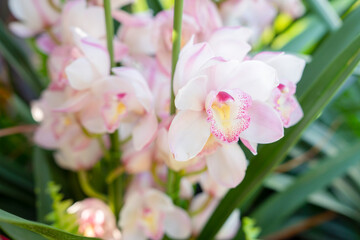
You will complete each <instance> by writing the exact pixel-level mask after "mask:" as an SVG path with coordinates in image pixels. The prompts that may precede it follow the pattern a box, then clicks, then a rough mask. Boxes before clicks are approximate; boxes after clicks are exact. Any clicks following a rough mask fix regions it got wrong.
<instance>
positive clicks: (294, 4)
mask: <svg viewBox="0 0 360 240" xmlns="http://www.w3.org/2000/svg"><path fill="white" fill-rule="evenodd" d="M270 1H271V2H273V4H275V5H276V6H277V7H278V8H279V10H280V11H281V12H285V13H287V14H289V15H290V16H292V17H293V18H298V17H301V16H302V15H303V14H304V13H305V6H304V5H303V3H302V1H301V0H270Z"/></svg>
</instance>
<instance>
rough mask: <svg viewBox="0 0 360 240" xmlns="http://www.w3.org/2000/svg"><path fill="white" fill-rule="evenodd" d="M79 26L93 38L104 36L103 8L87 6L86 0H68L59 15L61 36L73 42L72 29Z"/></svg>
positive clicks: (68, 41) (65, 40) (64, 41)
mask: <svg viewBox="0 0 360 240" xmlns="http://www.w3.org/2000/svg"><path fill="white" fill-rule="evenodd" d="M74 28H79V29H81V30H82V31H83V32H85V33H86V34H87V35H88V36H90V37H92V38H95V39H102V38H106V30H105V14H104V8H102V7H99V6H91V5H90V6H88V5H87V3H86V0H74V1H68V2H67V3H66V5H65V6H64V10H63V12H62V15H61V38H62V42H63V43H66V44H71V43H73V42H74V41H73V32H72V31H73V29H74Z"/></svg>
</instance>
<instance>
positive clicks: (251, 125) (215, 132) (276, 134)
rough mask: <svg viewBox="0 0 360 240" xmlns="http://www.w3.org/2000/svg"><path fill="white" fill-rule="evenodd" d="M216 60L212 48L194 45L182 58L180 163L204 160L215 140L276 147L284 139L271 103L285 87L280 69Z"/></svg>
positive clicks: (173, 131)
mask: <svg viewBox="0 0 360 240" xmlns="http://www.w3.org/2000/svg"><path fill="white" fill-rule="evenodd" d="M214 57H215V55H214V53H213V50H212V48H211V46H210V45H209V44H208V43H200V44H195V45H194V44H192V43H189V44H188V45H187V46H186V48H184V49H183V51H182V52H181V54H180V58H179V62H178V64H177V68H176V72H175V78H174V92H175V94H176V99H175V105H176V107H177V109H178V110H179V111H178V113H177V115H176V116H175V118H174V120H173V122H172V124H171V126H170V130H169V144H170V149H171V152H172V153H173V154H174V157H175V159H176V160H178V161H187V160H189V159H191V158H193V157H195V156H196V155H198V154H199V153H200V152H201V151H202V149H203V148H204V146H205V145H206V143H207V142H208V140H209V138H210V136H214V137H216V139H218V140H221V141H222V142H223V143H234V142H237V141H238V140H239V139H240V138H241V139H244V140H246V141H250V142H254V143H271V142H274V141H277V140H278V139H280V138H281V137H282V136H283V125H282V122H281V119H280V118H279V116H278V114H277V113H276V111H275V110H274V109H273V108H272V107H271V106H270V105H268V104H267V103H266V100H267V99H268V98H269V97H270V95H271V93H272V91H273V90H274V89H275V88H276V87H277V85H278V83H279V82H278V79H277V77H276V71H275V69H273V68H272V67H270V66H268V65H266V64H265V63H262V62H260V61H239V60H238V59H233V60H230V61H225V60H223V59H219V58H214ZM185 69H186V70H185Z"/></svg>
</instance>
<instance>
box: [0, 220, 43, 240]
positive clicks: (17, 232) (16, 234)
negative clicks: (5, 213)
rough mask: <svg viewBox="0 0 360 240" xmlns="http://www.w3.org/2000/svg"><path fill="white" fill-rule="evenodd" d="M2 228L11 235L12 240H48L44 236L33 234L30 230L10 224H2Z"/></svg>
mask: <svg viewBox="0 0 360 240" xmlns="http://www.w3.org/2000/svg"><path fill="white" fill-rule="evenodd" d="M0 228H2V229H4V232H6V234H7V235H9V236H10V237H11V238H12V239H19V240H20V239H26V240H46V239H47V238H44V237H43V236H41V235H39V234H36V233H33V232H31V231H29V230H26V229H23V228H20V227H17V226H14V225H11V224H8V223H0Z"/></svg>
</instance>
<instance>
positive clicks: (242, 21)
mask: <svg viewBox="0 0 360 240" xmlns="http://www.w3.org/2000/svg"><path fill="white" fill-rule="evenodd" d="M276 12H277V11H276V8H275V6H274V5H273V4H272V3H271V2H270V1H268V0H228V1H224V2H223V3H221V5H220V13H221V16H222V19H223V21H224V25H225V26H239V25H240V26H245V27H249V28H251V29H252V30H253V35H252V42H256V41H257V40H258V39H259V37H260V36H261V34H262V32H263V31H264V30H265V29H266V28H267V27H269V26H270V25H271V23H272V22H273V20H274V18H275V16H276Z"/></svg>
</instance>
